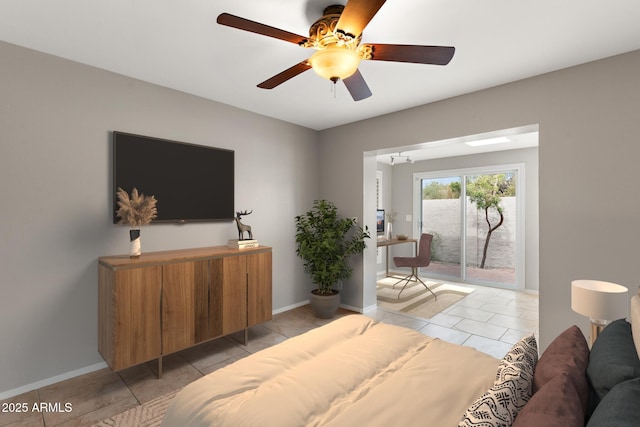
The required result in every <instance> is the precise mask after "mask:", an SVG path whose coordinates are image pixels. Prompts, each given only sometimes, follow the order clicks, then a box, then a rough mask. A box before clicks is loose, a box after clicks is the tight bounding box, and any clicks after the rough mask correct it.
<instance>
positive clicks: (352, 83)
mask: <svg viewBox="0 0 640 427" xmlns="http://www.w3.org/2000/svg"><path fill="white" fill-rule="evenodd" d="M343 82H344V85H345V86H346V87H347V90H348V91H349V93H350V94H351V97H352V98H353V100H354V101H361V100H363V99H365V98H368V97H370V96H371V89H369V86H367V82H365V81H364V77H362V74H361V73H360V70H356V72H355V73H353V74H352V75H351V76H349V77H347V78H346V79H344V80H343Z"/></svg>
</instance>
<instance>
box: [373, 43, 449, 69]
mask: <svg viewBox="0 0 640 427" xmlns="http://www.w3.org/2000/svg"><path fill="white" fill-rule="evenodd" d="M363 47H364V48H365V49H367V48H368V47H371V50H372V53H371V55H372V57H371V59H372V60H376V61H395V62H413V63H416V64H434V65H447V64H448V63H449V61H451V58H453V54H454V53H455V51H456V48H455V47H450V46H418V45H404V44H375V43H373V44H372V43H367V44H366V45H363Z"/></svg>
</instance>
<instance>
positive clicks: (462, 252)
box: [414, 165, 524, 289]
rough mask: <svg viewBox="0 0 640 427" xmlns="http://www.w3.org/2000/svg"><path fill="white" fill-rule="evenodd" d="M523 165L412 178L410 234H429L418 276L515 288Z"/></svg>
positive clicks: (518, 269)
mask: <svg viewBox="0 0 640 427" xmlns="http://www.w3.org/2000/svg"><path fill="white" fill-rule="evenodd" d="M523 173H524V166H523V165H507V166H500V167H492V168H477V169H466V170H456V171H441V172H428V173H427V172H425V173H417V174H415V175H414V194H415V196H414V215H415V217H416V218H418V220H417V221H416V223H415V235H419V234H421V233H430V234H432V235H433V242H432V248H431V256H432V262H431V265H430V266H429V267H427V268H426V269H423V271H422V274H423V275H428V276H433V277H441V278H450V279H452V280H457V281H461V282H468V283H477V284H487V285H492V286H498V287H505V288H509V289H520V288H523V287H524V284H523V283H522V279H520V278H521V277H524V276H523V273H524V272H523V262H522V259H523V258H524V250H523V249H522V248H524V242H523V241H522V236H523V233H522V226H523V224H524V219H523V212H524V209H523V207H522V206H521V203H522V200H524V197H523V194H521V193H522V191H520V189H519V186H518V179H519V178H520V177H521V176H522V174H523Z"/></svg>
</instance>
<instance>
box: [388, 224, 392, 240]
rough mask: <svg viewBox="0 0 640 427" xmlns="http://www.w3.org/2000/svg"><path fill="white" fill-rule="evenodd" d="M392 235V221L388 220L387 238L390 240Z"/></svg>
mask: <svg viewBox="0 0 640 427" xmlns="http://www.w3.org/2000/svg"><path fill="white" fill-rule="evenodd" d="M392 236H393V223H391V222H390V223H388V225H387V239H388V240H391V238H392Z"/></svg>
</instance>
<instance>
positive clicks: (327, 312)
mask: <svg viewBox="0 0 640 427" xmlns="http://www.w3.org/2000/svg"><path fill="white" fill-rule="evenodd" d="M314 292H315V290H313V291H311V293H310V294H309V302H310V304H311V310H312V311H313V314H314V315H315V316H316V317H318V318H320V319H332V318H333V317H334V316H335V315H336V311H338V306H339V305H340V293H339V292H338V291H335V290H334V293H333V294H331V295H317V294H315V293H314Z"/></svg>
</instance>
